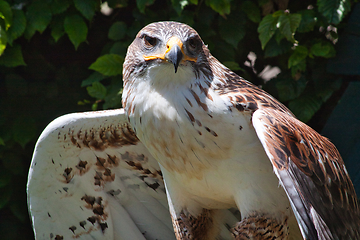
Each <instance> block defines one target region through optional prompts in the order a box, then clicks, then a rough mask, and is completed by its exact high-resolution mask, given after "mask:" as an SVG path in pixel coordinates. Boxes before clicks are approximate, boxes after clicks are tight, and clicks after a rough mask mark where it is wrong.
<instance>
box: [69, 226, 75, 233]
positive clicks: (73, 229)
mask: <svg viewBox="0 0 360 240" xmlns="http://www.w3.org/2000/svg"><path fill="white" fill-rule="evenodd" d="M69 229H70V230H71V231H72V233H73V234H75V230H76V227H75V226H71V227H69Z"/></svg>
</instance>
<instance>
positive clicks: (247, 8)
mask: <svg viewBox="0 0 360 240" xmlns="http://www.w3.org/2000/svg"><path fill="white" fill-rule="evenodd" d="M241 10H242V11H243V12H245V14H246V16H247V17H248V18H249V19H250V20H251V21H253V22H254V23H258V22H260V21H261V12H260V8H259V7H258V6H257V5H256V3H254V2H253V1H245V2H243V3H242V4H241Z"/></svg>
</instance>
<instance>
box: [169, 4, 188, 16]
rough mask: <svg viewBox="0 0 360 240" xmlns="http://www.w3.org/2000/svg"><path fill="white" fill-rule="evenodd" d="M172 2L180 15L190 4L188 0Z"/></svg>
mask: <svg viewBox="0 0 360 240" xmlns="http://www.w3.org/2000/svg"><path fill="white" fill-rule="evenodd" d="M171 4H172V6H173V8H174V9H175V11H176V13H177V14H178V15H180V14H181V12H182V10H183V9H184V7H185V6H186V5H188V4H189V1H188V0H171Z"/></svg>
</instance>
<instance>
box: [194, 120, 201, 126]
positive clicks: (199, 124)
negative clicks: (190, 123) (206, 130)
mask: <svg viewBox="0 0 360 240" xmlns="http://www.w3.org/2000/svg"><path fill="white" fill-rule="evenodd" d="M195 122H196V124H197V125H198V126H199V127H201V126H202V124H201V122H200V121H199V120H197V119H195Z"/></svg>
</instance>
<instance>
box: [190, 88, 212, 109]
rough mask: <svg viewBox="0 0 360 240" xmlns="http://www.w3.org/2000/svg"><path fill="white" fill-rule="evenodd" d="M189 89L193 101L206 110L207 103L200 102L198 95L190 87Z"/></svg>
mask: <svg viewBox="0 0 360 240" xmlns="http://www.w3.org/2000/svg"><path fill="white" fill-rule="evenodd" d="M189 91H190V93H191V94H192V95H193V97H194V99H195V101H196V102H197V104H198V105H199V107H201V108H202V109H204V111H207V110H208V107H207V105H206V104H205V103H203V102H201V100H200V98H199V96H198V95H197V94H196V93H195V92H194V91H193V90H192V89H190V90H189Z"/></svg>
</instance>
